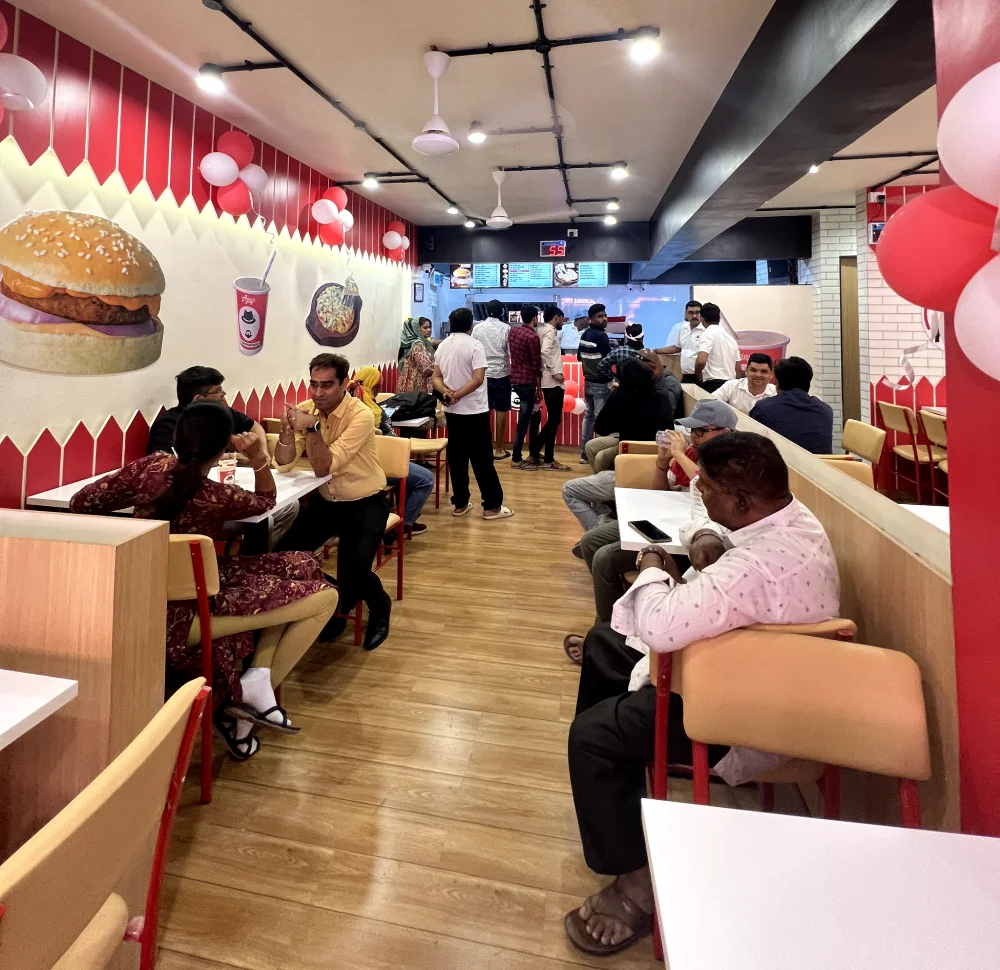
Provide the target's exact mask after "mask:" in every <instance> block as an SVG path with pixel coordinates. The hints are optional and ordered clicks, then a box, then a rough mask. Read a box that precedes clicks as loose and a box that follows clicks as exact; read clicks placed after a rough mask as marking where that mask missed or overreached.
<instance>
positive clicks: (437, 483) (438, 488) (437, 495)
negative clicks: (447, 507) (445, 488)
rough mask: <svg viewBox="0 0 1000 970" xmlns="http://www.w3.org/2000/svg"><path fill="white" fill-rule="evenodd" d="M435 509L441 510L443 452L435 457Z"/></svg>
mask: <svg viewBox="0 0 1000 970" xmlns="http://www.w3.org/2000/svg"><path fill="white" fill-rule="evenodd" d="M434 508H436V509H439V508H441V452H440V451H439V452H437V453H436V454H435V455H434Z"/></svg>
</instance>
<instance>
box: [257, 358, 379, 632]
mask: <svg viewBox="0 0 1000 970" xmlns="http://www.w3.org/2000/svg"><path fill="white" fill-rule="evenodd" d="M350 369H351V365H350V364H349V363H348V362H347V359H346V358H344V357H341V356H340V355H339V354H319V355H318V356H317V357H314V358H313V359H312V360H311V361H310V362H309V396H310V398H312V400H310V401H304V402H303V403H302V404H300V405H299V406H298V407H295V408H293V407H287V408H285V414H284V416H283V417H282V419H281V433H280V434H279V435H278V444H277V446H276V447H275V450H274V460H275V463H276V464H277V466H278V471H282V472H284V471H288V470H290V469H291V468H292V467H294V465H295V463H296V462H297V461H298V460H299V459H300V458H302V456H303V455H305V457H306V459H307V460H308V462H309V464H310V465H311V466H312V470H313V471H314V472H315V473H316V474H317V475H332V476H333V478H331V479H330V481H329V482H327V483H326V484H325V485H321V486H320V487H319V489H318V494H315V495H313V496H312V497H311V499H310V501H309V502H308V504H307V505H306V506H305V507H304V508H303V509H302V511H301V512H300V513H299V517H298V518H297V519H296V520H295V524H294V525H293V526H292V527H291V529H289V531H288V532H287V534H286V535H285V537H284V538H283V539H282V540H281V542H280V543H279V544H278V548H279V549H300V550H304V551H306V552H312V551H314V550H316V549H318V548H319V547H320V546H322V545H323V543H325V542H326V541H327V540H328V539H330V538H331V537H333V536H339V538H340V543H339V545H338V546H337V585H338V586H339V587H340V609H341V610H343V611H349V610H351V609H353V607H354V604H355V603H356V602H357V601H358V600H359V599H363V600H364V601H365V603H366V604H367V605H368V630H367V632H366V634H365V642H364V647H365V649H366V650H374V649H375V648H376V647H377V646H378V645H379V644H380V643H382V641H383V640H385V638H386V637H387V636H388V635H389V612H390V610H391V608H392V599H391V598H390V597H389V595H388V594H387V593H386V592H385V590H383V589H382V583H381V581H380V580H379V578H378V577H377V576H376V575H375V573H373V572H372V563H373V562H374V560H375V553H376V551H377V550H378V546H379V543H380V542H381V541H382V536H383V535H384V534H385V526H386V521H387V520H388V518H389V503H388V500H387V499H386V496H385V492H384V489H385V473H384V472H383V471H382V466H381V465H379V463H378V452H377V450H376V447H375V419H374V417H373V416H372V412H371V410H370V409H369V408H368V407H367V405H366V404H365V403H364V402H363V401H361V400H359V399H358V398H354V397H351V396H350V395H349V394H348V393H347V382H348V378H349V376H350ZM345 626H346V620H342V619H337V618H336V617H335V618H334V619H332V620H331V621H330V622H329V623H328V624H327V626H326V627H325V628H324V630H323V632H322V633H321V634H320V637H319V639H320V640H331V639H333V638H334V637H336V636H339V635H340V634H341V633H342V632H343V630H344V627H345Z"/></svg>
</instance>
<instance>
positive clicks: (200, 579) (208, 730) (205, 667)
mask: <svg viewBox="0 0 1000 970" xmlns="http://www.w3.org/2000/svg"><path fill="white" fill-rule="evenodd" d="M188 548H189V549H190V550H191V568H192V570H193V571H194V588H195V592H196V593H197V595H198V620H199V621H200V623H201V675H202V677H204V678H205V683H206V684H211V683H213V679H212V613H211V610H210V609H209V603H208V583H207V582H206V581H205V560H204V559H203V558H202V555H201V543H200V542H198V540H197V539H192V540H191V542H189V543H188ZM223 699H224V698H219V699H218V701H217V702H216V701H215V700H214V699H213V710H214V708H215V706H216V705H217V704H221V703H222V701H223ZM211 800H212V719H211V718H210V717H206V718H203V719H202V725H201V803H202V805H207V804H208V803H209V802H210V801H211Z"/></svg>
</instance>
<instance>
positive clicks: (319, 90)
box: [202, 0, 537, 215]
mask: <svg viewBox="0 0 1000 970" xmlns="http://www.w3.org/2000/svg"><path fill="white" fill-rule="evenodd" d="M536 2H537V0H536ZM202 3H203V4H204V5H205V6H206V7H208V9H209V10H215V11H218V12H219V13H221V14H223V15H224V16H225V17H226V18H227V19H228V20H229V21H231V22H232V23H234V24H235V25H236V26H237V27H239V28H240V30H242V31H243V33H244V34H246V35H247V37H249V38H250V39H251V40H252V41H254V43H256V44H258V45H259V46H260V47H262V48H263V49H264V50H265V51H267V53H268V54H270V55H271V57H273V58H274V59H275V61H277V62H279V63H280V64H281V66H282V67H285V68H287V69H288V70H289V71H291V73H292V74H294V75H295V76H296V77H297V78H298V79H299V80H300V81H301V82H302V83H303V84H305V85H306V86H307V87H308V88H309V89H310V90H312V91H313V92H314V93H316V94H318V95H319V96H320V97H321V98H322V99H323V100H324V101H325V102H326V103H327V104H329V105H330V106H331V107H332V108H335V109H336V110H337V111H338V112H339V113H340V114H342V115H343V116H344V117H345V118H346V119H347V120H348V121H349V122H350V123H351V124H352V125H354V127H355V128H356V129H357V130H358V131H361V132H364V134H366V135H367V136H368V137H369V138H370V139H371V140H372V141H373V142H375V144H376V145H378V147H379V148H381V149H382V151H384V152H385V153H386V154H388V155H390V156H391V157H392V158H393V159H395V160H396V161H397V162H399V164H400V165H402V167H403V168H404V169H406V173H407V174H408V175H412V176H414V177H415V178H414V181H417V180H419V181H420V182H423V184H425V185H426V186H428V188H430V189H432V190H433V191H434V192H436V193H437V194H438V195H439V196H440V197H441V198H442V199H444V201H445V202H447V203H448V205H451V206H454V207H455V208H456V209H458V210H459V211H460V212H462V207H461V206H460V205H459V204H458V203H457V202H456V201H455V200H454V199H452V198H451V197H450V196H448V195H446V194H445V193H444V192H442V191H441V189H439V188H438V186H437V185H435V183H434V182H433V181H431V179H429V178H428V177H427V176H426V175H424V174H423V173H422V172H420V171H418V170H417V169H415V168H414V167H413V166H412V165H410V163H409V162H407V160H406V159H405V158H403V156H402V155H400V154H399V152H397V151H396V149H395V148H393V147H392V146H391V145H390V144H389V143H388V142H387V141H385V139H384V138H381V137H380V136H379V135H376V134H375V132H373V131H372V130H371V128H369V127H368V124H367V122H365V121H363V120H362V119H361V118H359V117H357V116H356V115H354V114H352V113H351V112H350V111H349V110H348V109H347V108H345V107H344V105H343V102H341V101H339V100H338V99H337V98H335V97H334V96H333V95H332V94H330V93H329V92H328V91H326V90H325V89H324V88H323V87H321V86H320V85H319V84H318V83H317V82H316V81H314V80H313V79H312V78H311V77H309V75H308V74H306V73H305V71H303V70H302V68H300V67H298V66H297V65H296V64H295V63H294V62H293V61H291V60H289V58H288V57H286V56H285V55H284V54H283V53H282V52H281V51H279V50H278V49H277V48H276V47H275V46H274V45H273V44H271V43H270V41H268V40H266V39H265V38H264V37H262V36H261V35H260V34H259V33H258V32H257V31H256V30H255V29H254V27H253V23H252V22H251V21H249V20H243V19H242V18H241V17H239V16H238V15H237V14H236V13H235V12H234V11H233V10H232V9H231V8H230V7H229V5H228V4H227V2H226V0H202ZM245 63H250V62H245ZM234 69H235V70H241V68H239V67H236V68H234ZM242 69H247V70H248V69H249V68H242ZM338 184H342V185H351V184H355V185H356V184H360V183H357V182H342V183H341V182H338ZM462 214H463V215H465V213H464V212H462Z"/></svg>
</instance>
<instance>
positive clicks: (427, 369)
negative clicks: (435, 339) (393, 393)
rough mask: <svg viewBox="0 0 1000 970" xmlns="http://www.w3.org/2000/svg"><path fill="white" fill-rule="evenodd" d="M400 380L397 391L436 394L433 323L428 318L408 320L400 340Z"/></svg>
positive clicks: (411, 318)
mask: <svg viewBox="0 0 1000 970" xmlns="http://www.w3.org/2000/svg"><path fill="white" fill-rule="evenodd" d="M398 363H399V380H398V382H397V384H396V390H397V391H399V392H402V391H423V392H424V393H426V394H433V393H434V385H433V383H432V381H431V377H432V376H433V374H434V345H433V344H432V343H431V322H430V320H428V319H427V317H421V318H420V319H419V320H414V319H413V317H410V318H409V319H407V321H406V322H405V323H404V324H403V332H402V334H401V335H400V338H399V357H398Z"/></svg>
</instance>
